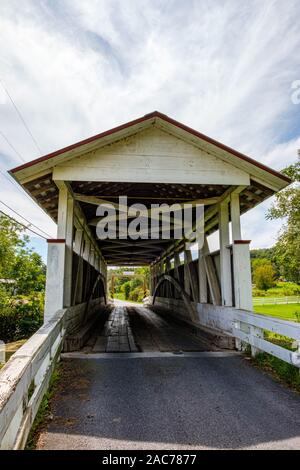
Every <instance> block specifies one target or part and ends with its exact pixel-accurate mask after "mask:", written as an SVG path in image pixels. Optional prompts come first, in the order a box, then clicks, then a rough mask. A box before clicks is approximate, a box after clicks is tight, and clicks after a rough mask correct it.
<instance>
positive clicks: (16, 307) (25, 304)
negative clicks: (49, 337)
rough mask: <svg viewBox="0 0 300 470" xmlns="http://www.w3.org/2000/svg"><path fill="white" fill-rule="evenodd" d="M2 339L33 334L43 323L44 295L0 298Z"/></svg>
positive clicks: (20, 337)
mask: <svg viewBox="0 0 300 470" xmlns="http://www.w3.org/2000/svg"><path fill="white" fill-rule="evenodd" d="M0 301H1V303H0V339H1V340H2V341H4V342H10V341H17V340H19V339H23V338H28V337H29V336H31V335H32V334H33V333H34V332H35V331H36V330H37V329H38V328H39V327H40V326H41V325H42V323H43V308H44V296H43V294H42V293H37V294H35V295H32V296H28V297H24V296H23V297H22V296H19V297H13V298H6V299H4V298H3V295H2V297H1V299H0Z"/></svg>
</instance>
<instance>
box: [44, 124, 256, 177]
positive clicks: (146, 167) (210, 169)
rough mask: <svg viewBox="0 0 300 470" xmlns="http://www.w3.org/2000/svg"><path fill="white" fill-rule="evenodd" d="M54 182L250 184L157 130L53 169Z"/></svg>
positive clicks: (241, 174) (213, 159)
mask: <svg viewBox="0 0 300 470" xmlns="http://www.w3.org/2000/svg"><path fill="white" fill-rule="evenodd" d="M53 177H54V179H57V180H60V179H64V180H75V181H76V180H77V181H80V180H83V179H84V180H88V181H127V182H134V181H139V182H158V183H160V182H162V183H199V184H205V183H208V184H236V185H239V184H249V175H247V174H246V173H245V172H243V171H242V170H239V169H238V168H236V167H234V166H232V165H230V164H228V163H226V162H224V161H222V160H221V159H219V158H217V157H215V156H213V155H211V154H209V153H207V152H205V151H203V150H200V149H198V148H196V147H195V146H194V145H192V144H189V143H187V142H185V141H183V140H181V139H179V138H177V137H174V136H172V135H171V134H168V133H167V132H164V131H162V130H160V129H157V128H154V127H153V128H150V129H146V130H145V131H143V132H140V133H138V134H135V135H133V136H131V137H128V138H125V139H122V140H120V141H119V142H116V143H114V144H111V145H107V146H106V147H103V148H101V149H98V150H94V151H93V152H90V153H88V154H85V155H83V156H80V157H76V158H74V159H73V160H72V162H71V161H70V162H66V163H65V164H60V165H59V166H57V167H56V168H55V169H54V175H53Z"/></svg>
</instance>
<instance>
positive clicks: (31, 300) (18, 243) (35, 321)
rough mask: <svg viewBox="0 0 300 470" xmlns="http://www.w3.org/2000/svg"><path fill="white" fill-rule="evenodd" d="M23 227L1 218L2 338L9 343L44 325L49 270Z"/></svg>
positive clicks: (0, 301) (0, 321)
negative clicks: (31, 244) (10, 281)
mask: <svg viewBox="0 0 300 470" xmlns="http://www.w3.org/2000/svg"><path fill="white" fill-rule="evenodd" d="M28 240H29V239H28V237H27V236H23V235H22V228H21V227H20V226H19V224H17V223H16V222H14V221H13V220H11V219H10V218H8V217H6V216H5V215H0V279H9V280H13V281H14V284H7V283H0V338H1V339H2V340H4V341H5V342H8V341H15V340H18V339H23V338H27V337H28V336H30V335H31V334H33V333H34V332H35V331H36V330H37V329H38V328H39V327H40V325H41V324H42V318H43V308H44V288H45V277H46V267H45V265H44V263H43V262H42V260H41V257H40V256H39V255H38V254H37V253H35V252H33V251H32V250H31V249H29V248H28V246H27V244H28Z"/></svg>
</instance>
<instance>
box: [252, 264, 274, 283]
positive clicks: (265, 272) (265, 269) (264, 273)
mask: <svg viewBox="0 0 300 470" xmlns="http://www.w3.org/2000/svg"><path fill="white" fill-rule="evenodd" d="M255 261H256V263H254V265H253V280H254V284H255V286H256V288H257V289H261V290H268V289H270V288H271V287H273V286H274V284H275V283H274V278H275V271H274V269H273V266H272V263H271V262H270V261H269V260H267V259H259V260H255Z"/></svg>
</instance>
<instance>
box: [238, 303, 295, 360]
mask: <svg viewBox="0 0 300 470" xmlns="http://www.w3.org/2000/svg"><path fill="white" fill-rule="evenodd" d="M264 330H267V331H271V332H273V333H277V334H279V335H282V336H287V337H288V338H292V339H293V340H295V341H296V344H297V351H290V350H288V349H285V348H283V347H281V346H278V345H277V344H274V343H271V342H270V341H268V340H267V339H265V338H264ZM233 335H234V336H235V337H236V338H238V340H239V341H243V342H245V343H248V344H250V346H251V352H252V355H255V354H256V353H257V352H259V351H264V352H267V353H269V354H272V355H273V356H276V357H278V358H279V359H282V360H283V361H285V362H288V363H289V364H292V365H294V366H296V367H299V368H300V324H299V323H296V322H290V321H286V320H279V319H277V318H273V317H266V316H265V315H259V314H255V313H250V312H249V313H247V312H242V313H241V312H238V311H237V312H236V313H235V314H234V321H233ZM238 346H240V344H238Z"/></svg>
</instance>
